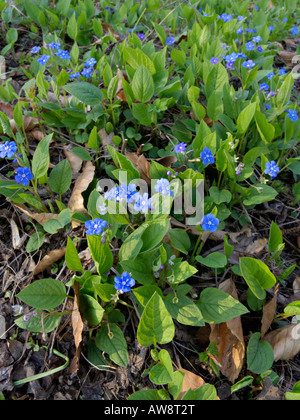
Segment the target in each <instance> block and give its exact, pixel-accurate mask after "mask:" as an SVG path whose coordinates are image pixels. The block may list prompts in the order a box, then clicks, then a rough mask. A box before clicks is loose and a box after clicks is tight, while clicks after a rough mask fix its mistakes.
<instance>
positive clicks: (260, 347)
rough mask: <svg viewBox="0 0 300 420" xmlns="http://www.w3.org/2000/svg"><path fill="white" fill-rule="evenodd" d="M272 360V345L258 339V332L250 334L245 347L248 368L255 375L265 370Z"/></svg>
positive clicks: (268, 367)
mask: <svg viewBox="0 0 300 420" xmlns="http://www.w3.org/2000/svg"><path fill="white" fill-rule="evenodd" d="M273 362H274V351H273V347H272V346H271V344H270V343H268V342H267V341H262V340H261V339H260V333H259V332H257V333H254V334H252V336H251V338H250V340H249V343H248V347H247V364H248V369H249V370H250V371H251V372H253V373H256V374H257V375H259V374H261V373H264V372H266V371H267V370H268V369H270V367H271V366H272V364H273Z"/></svg>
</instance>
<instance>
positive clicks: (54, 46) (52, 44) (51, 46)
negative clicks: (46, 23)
mask: <svg viewBox="0 0 300 420" xmlns="http://www.w3.org/2000/svg"><path fill="white" fill-rule="evenodd" d="M47 47H48V48H51V49H52V50H58V49H59V48H60V44H59V43H58V42H50V44H48V45H47Z"/></svg>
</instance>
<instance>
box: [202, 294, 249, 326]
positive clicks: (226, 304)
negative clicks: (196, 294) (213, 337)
mask: <svg viewBox="0 0 300 420" xmlns="http://www.w3.org/2000/svg"><path fill="white" fill-rule="evenodd" d="M197 305H198V306H199V308H200V311H201V313H202V315H203V318H204V320H205V322H208V323H212V324H221V323H222V322H227V321H230V320H231V319H233V318H236V317H238V316H241V315H244V314H246V313H248V309H247V308H246V307H245V306H244V305H242V304H241V303H240V302H239V301H238V300H237V299H234V298H233V297H232V296H231V295H230V294H228V293H226V292H223V290H219V289H216V288H213V287H208V288H206V289H204V290H203V292H201V295H200V299H199V300H198V302H197Z"/></svg>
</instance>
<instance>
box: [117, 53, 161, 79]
mask: <svg viewBox="0 0 300 420" xmlns="http://www.w3.org/2000/svg"><path fill="white" fill-rule="evenodd" d="M123 55H124V59H125V60H126V61H127V63H128V64H129V65H130V66H131V67H132V68H133V69H134V70H137V69H138V68H139V67H140V66H142V65H143V66H145V67H146V68H147V69H148V70H149V71H150V73H151V74H155V73H156V69H155V65H154V64H153V62H152V61H151V59H150V58H149V57H148V56H147V55H146V54H145V53H144V52H143V51H142V50H140V49H139V48H135V49H134V48H130V47H125V48H124V49H123Z"/></svg>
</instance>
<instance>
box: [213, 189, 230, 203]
mask: <svg viewBox="0 0 300 420" xmlns="http://www.w3.org/2000/svg"><path fill="white" fill-rule="evenodd" d="M209 194H210V196H211V198H212V199H213V202H214V204H217V205H218V204H221V203H230V200H231V197H232V194H231V192H230V191H228V190H219V189H218V187H211V188H210V189H209Z"/></svg>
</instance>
